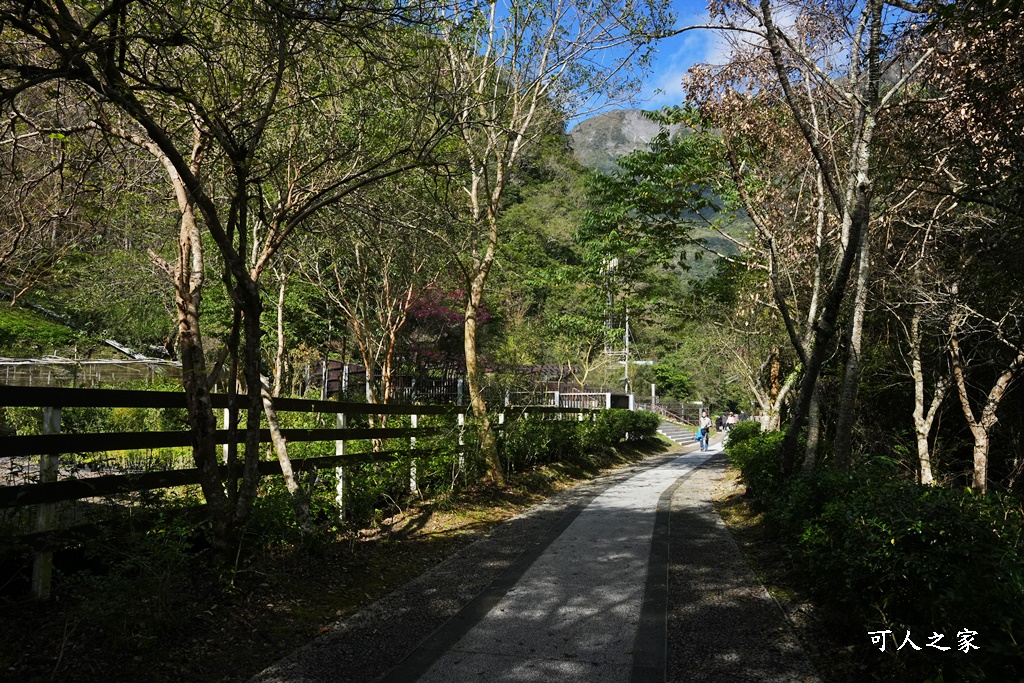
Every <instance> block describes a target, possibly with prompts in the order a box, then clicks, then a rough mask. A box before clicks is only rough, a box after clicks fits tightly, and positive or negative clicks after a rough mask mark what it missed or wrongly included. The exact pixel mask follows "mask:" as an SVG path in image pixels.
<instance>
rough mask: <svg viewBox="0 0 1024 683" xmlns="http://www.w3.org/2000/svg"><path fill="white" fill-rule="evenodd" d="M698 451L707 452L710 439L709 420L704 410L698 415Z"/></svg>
mask: <svg viewBox="0 0 1024 683" xmlns="http://www.w3.org/2000/svg"><path fill="white" fill-rule="evenodd" d="M698 426H699V427H700V449H701V450H702V451H706V450H708V440H709V439H710V438H711V418H710V417H708V411H707V410H706V409H705V410H703V411H702V412H701V414H700V424H699V425H698Z"/></svg>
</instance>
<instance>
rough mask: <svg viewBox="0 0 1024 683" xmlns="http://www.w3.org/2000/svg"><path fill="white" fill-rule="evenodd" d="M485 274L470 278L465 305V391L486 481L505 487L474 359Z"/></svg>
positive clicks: (496, 445)
mask: <svg viewBox="0 0 1024 683" xmlns="http://www.w3.org/2000/svg"><path fill="white" fill-rule="evenodd" d="M485 279H486V273H483V274H482V275H481V274H478V275H477V277H476V278H474V280H473V283H472V287H471V289H470V294H469V297H468V299H467V302H466V323H465V343H464V348H465V353H466V384H467V386H468V387H469V405H470V407H471V408H472V409H473V416H474V417H476V419H477V420H479V421H480V451H481V453H482V454H483V458H484V464H485V465H486V467H487V478H488V479H489V480H490V481H491V482H492V483H493V484H495V485H497V486H504V485H505V472H504V470H503V468H502V466H501V460H500V459H499V457H498V444H497V442H496V441H495V438H494V431H493V430H492V429H491V420H490V417H489V416H488V414H487V404H486V402H485V401H484V394H483V386H482V384H483V383H482V381H481V377H480V362H479V359H478V358H477V353H476V349H477V338H476V331H477V315H478V313H479V311H480V306H481V304H482V303H483V285H484V280H485Z"/></svg>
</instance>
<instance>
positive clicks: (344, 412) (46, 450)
mask: <svg viewBox="0 0 1024 683" xmlns="http://www.w3.org/2000/svg"><path fill="white" fill-rule="evenodd" d="M245 401H246V397H245V396H238V397H237V400H236V405H239V406H244V405H245ZM212 402H213V407H214V408H215V409H227V408H228V407H229V397H228V395H226V394H214V395H213V396H212ZM0 406H18V407H33V408H42V409H43V429H42V431H43V433H42V434H40V435H15V436H6V437H0V459H5V458H26V457H36V456H38V457H39V474H38V477H37V478H38V481H35V482H31V483H21V484H17V485H13V486H0V508H16V507H22V506H29V505H36V506H38V508H37V509H38V515H37V523H36V525H35V526H36V533H40V532H46V531H49V530H51V529H52V528H53V523H54V515H55V512H54V505H55V504H57V503H62V502H66V501H73V500H79V499H83V498H94V497H103V496H109V495H115V494H123V493H131V492H137V491H145V490H151V489H160V488H170V487H175V486H185V485H190V484H198V483H199V482H200V479H199V470H198V469H195V468H188V469H176V470H163V471H147V472H138V473H131V474H108V475H99V476H87V477H78V478H67V479H64V480H59V474H58V473H59V458H60V456H62V455H63V456H67V455H71V454H78V453H89V452H103V451H121V450H134V449H149V448H176V447H177V448H180V447H189V446H191V445H192V433H191V432H190V431H188V430H182V431H151V432H107V433H87V434H62V433H60V432H61V410H62V409H63V408H176V409H184V408H185V395H184V394H183V393H181V392H166V391H130V390H119V389H62V388H50V387H11V386H0ZM274 407H275V408H276V410H277V411H278V412H279V413H288V412H302V413H318V414H328V415H331V414H333V415H335V416H336V424H337V427H336V428H325V429H282V430H281V433H282V435H283V436H284V437H285V439H286V440H287V441H288V442H291V443H302V442H325V441H328V442H329V441H334V442H335V453H336V454H335V455H334V456H323V457H313V458H297V459H292V461H291V464H292V468H293V469H294V470H295V471H305V470H311V469H324V468H331V467H333V468H341V469H338V472H339V475H342V473H343V468H346V467H348V466H350V465H357V464H363V463H369V462H386V461H393V460H398V459H407V460H409V461H410V462H411V476H410V488H411V489H412V490H415V489H416V486H417V485H416V462H417V461H421V460H423V459H427V458H430V457H431V456H432V455H434V454H435V453H437V449H430V448H427V449H423V448H416V439H417V438H418V437H428V436H445V437H447V438H449V439H452V440H457V444H458V446H459V449H460V455H459V459H460V460H459V462H460V466H462V465H463V457H464V456H463V454H462V453H461V447H462V444H463V430H464V428H465V420H466V408H465V407H463V406H452V405H401V404H387V405H382V404H367V403H348V402H340V401H315V400H306V399H292V398H278V399H275V401H274ZM240 410H244V408H240ZM505 411H506V412H505V413H501V414H499V415H498V420H497V422H498V425H499V428H500V425H501V424H503V423H504V422H505V418H506V415H508V416H509V417H515V416H519V415H524V414H526V413H551V414H563V413H568V414H577V415H578V416H579V418H580V419H582V417H583V415H584V414H586V413H594V412H596V411H595V410H592V409H588V408H567V407H566V408H563V407H557V406H521V407H516V408H512V407H506V408H505ZM354 415H407V416H410V422H411V424H412V426H411V427H397V428H396V427H373V428H367V427H349V426H348V418H349V417H350V416H354ZM421 415H447V416H452V417H454V418H456V420H457V422H456V424H453V425H452V426H451V427H419V426H418V418H419V416H421ZM400 438H408V439H410V445H411V447H410V448H407V449H401V450H390V451H387V450H385V451H377V452H368V453H346V443H347V442H348V441H356V440H368V439H400ZM244 441H245V430H244V429H236V430H227V429H222V430H218V431H217V432H216V442H217V443H218V444H229V443H243V442H244ZM260 441H261V442H269V441H270V432H269V430H267V429H263V430H260ZM222 467H226V466H222ZM259 472H260V474H261V475H264V476H267V475H278V474H281V465H280V463H279V462H278V461H277V460H267V461H262V462H260V463H259ZM224 474H225V475H226V474H227V472H224ZM341 486H342V484H341V483H339V495H338V501H339V505H341V504H343V503H342V501H343V498H342V492H341V490H340V487H341ZM339 513H341V511H339ZM49 562H50V560H49V557H48V553H41V554H40V555H39V556H37V561H36V568H35V571H34V573H33V591H34V592H35V594H36V595H38V596H41V597H42V596H45V595H47V594H48V592H49V571H50V570H49Z"/></svg>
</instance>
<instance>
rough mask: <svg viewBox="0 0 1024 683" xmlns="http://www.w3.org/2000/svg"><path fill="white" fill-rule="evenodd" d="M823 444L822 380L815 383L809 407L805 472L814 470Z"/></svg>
mask: <svg viewBox="0 0 1024 683" xmlns="http://www.w3.org/2000/svg"><path fill="white" fill-rule="evenodd" d="M820 444H821V382H815V383H814V390H813V391H812V392H811V403H810V405H808V407H807V445H806V446H805V447H804V464H803V471H804V472H805V473H808V472H811V471H812V470H814V466H815V464H816V463H817V462H818V446H819V445H820Z"/></svg>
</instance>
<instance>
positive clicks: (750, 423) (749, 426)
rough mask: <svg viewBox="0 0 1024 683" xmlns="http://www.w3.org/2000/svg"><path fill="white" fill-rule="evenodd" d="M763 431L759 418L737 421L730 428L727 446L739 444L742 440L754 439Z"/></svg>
mask: <svg viewBox="0 0 1024 683" xmlns="http://www.w3.org/2000/svg"><path fill="white" fill-rule="evenodd" d="M760 433H761V423H760V422H758V421H757V420H744V421H743V422H737V423H736V424H734V425H733V426H732V429H730V430H729V438H728V439H726V442H725V447H726V449H728V448H729V446H732V445H734V444H738V443H739V442H741V441H746V440H747V439H752V438H754V437H755V436H757V435H758V434H760Z"/></svg>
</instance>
